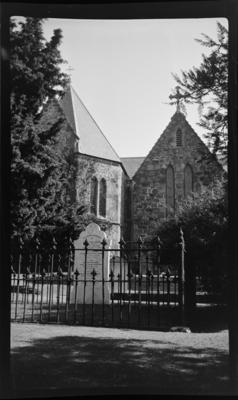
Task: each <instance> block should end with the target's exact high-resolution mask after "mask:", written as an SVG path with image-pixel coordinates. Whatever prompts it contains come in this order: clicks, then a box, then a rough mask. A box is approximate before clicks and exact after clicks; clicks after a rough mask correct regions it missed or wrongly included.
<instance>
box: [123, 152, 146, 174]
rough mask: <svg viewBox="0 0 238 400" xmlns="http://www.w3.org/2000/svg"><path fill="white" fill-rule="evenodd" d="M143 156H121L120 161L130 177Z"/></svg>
mask: <svg viewBox="0 0 238 400" xmlns="http://www.w3.org/2000/svg"><path fill="white" fill-rule="evenodd" d="M144 159H145V157H122V158H121V162H122V164H123V165H124V167H125V170H126V172H127V174H128V176H129V177H130V178H132V177H133V176H134V175H135V173H136V171H137V170H138V168H139V167H140V166H141V164H142V162H143V161H144Z"/></svg>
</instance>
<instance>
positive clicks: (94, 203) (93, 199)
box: [90, 176, 98, 215]
mask: <svg viewBox="0 0 238 400" xmlns="http://www.w3.org/2000/svg"><path fill="white" fill-rule="evenodd" d="M90 204H91V208H90V211H91V213H92V214H95V215H97V207H98V180H97V178H96V177H95V176H94V177H93V178H92V180H91V195H90Z"/></svg>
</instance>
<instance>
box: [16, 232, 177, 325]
mask: <svg viewBox="0 0 238 400" xmlns="http://www.w3.org/2000/svg"><path fill="white" fill-rule="evenodd" d="M56 245H57V244H56V243H55V242H53V244H52V246H51V248H50V250H47V251H46V250H44V249H41V248H40V246H39V243H36V244H35V246H33V247H32V248H30V249H29V248H28V249H25V248H24V246H22V245H21V244H20V245H19V246H18V247H17V249H16V250H15V251H12V256H11V264H12V265H11V305H12V310H11V318H12V320H14V321H22V322H42V323H52V322H55V323H68V324H79V325H97V326H115V327H116V326H121V327H134V328H153V329H157V328H161V327H162V326H163V325H168V324H174V323H180V322H181V318H182V315H183V313H181V311H183V306H184V304H183V296H181V294H182V293H183V282H182V278H183V274H182V273H181V271H182V270H181V263H180V261H181V259H179V260H178V263H177V265H176V264H173V265H169V266H168V265H165V264H162V263H161V258H160V252H161V246H160V242H159V241H157V242H155V243H152V242H151V243H142V241H141V239H139V240H138V241H137V242H133V243H132V242H130V243H125V242H124V241H123V240H121V241H120V242H119V245H118V247H117V248H113V249H111V248H110V249H108V248H107V246H106V243H105V242H104V241H103V242H102V243H101V247H100V248H99V247H97V248H94V247H92V246H90V243H88V242H87V241H85V243H84V247H83V248H74V246H73V243H72V242H70V243H69V244H68V246H66V247H65V248H62V249H60V248H59V247H57V246H56ZM181 251H182V252H183V248H181V249H180V254H181Z"/></svg>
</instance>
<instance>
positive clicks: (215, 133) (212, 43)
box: [173, 22, 228, 161]
mask: <svg viewBox="0 0 238 400" xmlns="http://www.w3.org/2000/svg"><path fill="white" fill-rule="evenodd" d="M202 36H203V39H195V40H196V41H197V42H199V43H201V45H202V46H204V47H207V48H209V49H210V50H211V51H210V53H209V55H204V54H203V55H202V62H201V64H200V66H199V67H193V68H192V69H190V70H189V71H187V72H186V71H182V77H179V76H178V75H177V74H173V76H174V78H175V80H176V82H177V83H178V84H179V85H180V86H181V88H182V89H183V90H184V93H183V98H184V102H185V103H198V104H199V109H200V114H201V118H200V123H199V125H200V126H202V127H203V128H204V129H205V131H206V133H205V137H206V139H207V142H208V146H209V147H210V149H211V150H212V152H213V153H214V154H216V155H217V156H218V157H220V159H221V160H223V161H226V158H227V139H228V138H227V135H228V133H227V132H228V116H227V114H228V30H227V29H226V28H225V27H224V26H223V25H222V24H221V23H219V22H217V40H213V39H212V38H210V37H209V36H208V35H206V34H202Z"/></svg>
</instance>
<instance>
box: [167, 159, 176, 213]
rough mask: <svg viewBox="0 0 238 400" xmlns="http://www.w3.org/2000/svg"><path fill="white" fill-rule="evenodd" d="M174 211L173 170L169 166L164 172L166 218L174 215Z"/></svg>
mask: <svg viewBox="0 0 238 400" xmlns="http://www.w3.org/2000/svg"><path fill="white" fill-rule="evenodd" d="M174 210H175V189H174V169H173V167H172V165H169V166H168V168H167V171H166V216H167V217H169V216H171V215H173V214H174Z"/></svg>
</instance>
